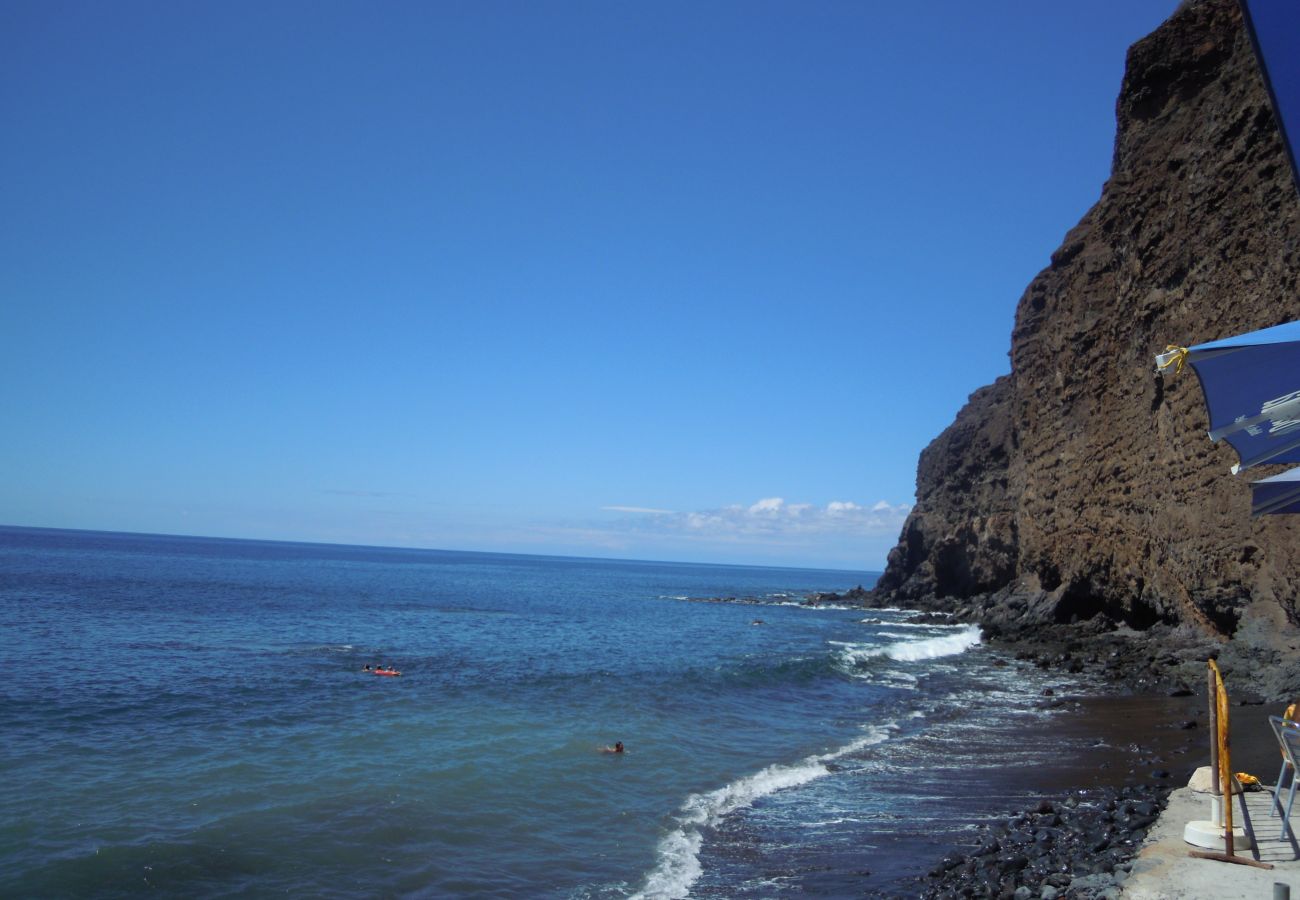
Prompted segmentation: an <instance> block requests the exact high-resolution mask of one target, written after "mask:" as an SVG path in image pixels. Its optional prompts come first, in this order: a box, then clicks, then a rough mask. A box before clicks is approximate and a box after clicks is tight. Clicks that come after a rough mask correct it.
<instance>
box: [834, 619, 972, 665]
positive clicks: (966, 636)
mask: <svg viewBox="0 0 1300 900" xmlns="http://www.w3.org/2000/svg"><path fill="white" fill-rule="evenodd" d="M980 638H981V635H980V629H979V626H978V625H966V626H963V627H962V629H961V630H960V631H957V632H954V633H953V634H944V635H940V636H939V637H932V638H926V639H925V640H921V641H908V640H903V641H895V642H894V643H892V644H886V645H885V646H883V647H881V646H878V645H863V644H850V645H848V646H846V647H845V648H844V649H843V650H841V651H839V654H838V655H839V657H840V660H841V661H842V662H844V663H845V664H847V665H850V666H856V665H859V664H861V663H864V662H866V661H867V660H869V659H878V658H880V657H885V658H887V659H892V660H894V661H895V662H917V661H919V660H924V659H938V658H940V657H942V656H956V655H957V654H959V653H965V652H966V651H967V650H969V649H970V648H971V647H974V646H975V645H976V644H978V643H979V642H980Z"/></svg>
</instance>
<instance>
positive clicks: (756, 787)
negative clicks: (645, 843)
mask: <svg viewBox="0 0 1300 900" xmlns="http://www.w3.org/2000/svg"><path fill="white" fill-rule="evenodd" d="M896 727H897V726H895V725H894V724H893V723H890V724H887V725H873V726H871V727H870V728H868V729H867V733H866V734H865V735H864V736H863V737H861V738H858V739H857V740H856V741H852V742H851V743H849V744H846V745H845V746H843V747H841V748H839V749H838V750H832V751H831V752H830V753H823V754H818V755H814V756H809V757H805V758H804V759H802V760H800V761H799V762H796V763H792V764H789V765H784V764H776V765H771V766H768V767H767V768H766V769H763V770H762V771H760V772H756V773H755V774H753V775H749V776H747V777H745V778H741V779H739V780H737V781H733V782H731V783H730V784H728V785H725V786H723V787H720V788H718V789H717V790H715V791H709V792H707V793H704V794H691V795H690V796H689V797H687V798H686V802H685V803H683V804H682V808H681V810H680V811H679V813H678V815H677V822H676V827H675V828H673V830H672V831H670V832H669V833H668V834H666V835H665V836H664V837H663V838H662V839H661V840H660V841H659V847H658V849H657V851H656V857H657V858H658V864H657V865H656V866H655V868H654V869H653V870H652V871H651V872H650V874H649V875H647V876H646V880H645V885H644V886H643V887H642V888H641V890H640V891H638V892H637V893H636V894H634V895H633V898H632V900H679V898H682V897H686V896H687V895H688V894H689V893H690V889H691V885H692V884H694V883H695V881H696V879H698V878H699V877H700V875H701V874H702V872H703V869H702V867H701V866H700V847H701V846H702V845H703V844H704V829H706V828H710V827H713V826H715V825H717V824H718V823H719V822H721V821H722V819H723V817H724V816H726V815H728V814H729V813H733V812H735V811H736V810H739V809H744V808H745V807H747V806H751V805H753V803H754V802H755V801H756V800H759V799H760V798H762V797H766V796H768V795H769V794H774V793H776V792H777V791H783V790H786V789H788V788H793V787H798V786H799V785H802V784H807V783H808V782H810V781H814V780H816V779H818V778H821V777H822V776H823V775H829V774H830V772H831V771H832V770H831V768H830V767H829V766H828V765H827V764H828V763H831V762H834V761H835V760H837V759H840V758H841V757H844V756H847V755H849V754H850V753H855V752H857V751H859V750H863V749H865V748H867V747H870V746H873V745H875V744H879V743H882V742H884V741H885V740H887V739H888V738H889V734H890V732H891V731H893V730H894V729H895V728H896Z"/></svg>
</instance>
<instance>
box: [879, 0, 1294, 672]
mask: <svg viewBox="0 0 1300 900" xmlns="http://www.w3.org/2000/svg"><path fill="white" fill-rule="evenodd" d="M1116 118H1117V127H1118V130H1117V136H1116V140H1115V153H1114V160H1113V167H1112V173H1111V177H1110V179H1109V181H1107V182H1106V184H1105V186H1104V188H1103V190H1102V195H1101V199H1100V200H1099V201H1098V203H1097V204H1096V205H1095V206H1094V207H1093V208H1092V209H1091V210H1090V211H1089V212H1088V213H1087V215H1085V216H1084V218H1083V220H1082V221H1081V222H1079V224H1078V225H1077V226H1075V227H1074V228H1073V229H1072V230H1071V231H1070V232H1069V233H1068V234H1067V235H1066V237H1065V240H1064V243H1063V244H1062V246H1061V247H1060V249H1058V250H1057V251H1056V252H1055V253H1054V254H1053V255H1052V259H1051V264H1050V265H1049V266H1048V267H1047V268H1046V269H1044V270H1043V271H1042V272H1041V273H1040V274H1039V275H1038V276H1037V277H1036V278H1035V279H1034V280H1033V281H1032V282H1031V283H1030V285H1029V287H1028V289H1027V290H1026V291H1025V293H1024V295H1023V296H1022V297H1021V299H1020V302H1019V305H1018V306H1017V309H1016V315H1015V325H1014V329H1013V331H1012V335H1011V374H1010V375H1009V376H1007V377H1005V378H1002V379H999V380H998V381H997V382H996V383H995V384H993V385H991V386H989V387H986V388H982V389H980V390H979V391H976V392H975V394H973V395H972V396H971V399H970V402H969V404H968V405H967V407H966V408H965V409H963V410H962V412H961V413H959V414H958V416H957V419H956V421H955V422H954V423H953V424H952V425H951V426H950V427H949V428H948V429H947V430H946V431H945V432H944V433H943V434H942V435H940V436H939V437H938V438H937V439H936V440H935V441H934V442H933V443H932V444H931V445H930V446H929V447H928V448H927V449H926V450H925V451H924V453H922V455H921V460H920V464H919V466H918V472H917V505H916V507H915V509H914V511H913V513H912V515H911V516H910V518H909V519H908V521H907V523H906V524H905V526H904V528H903V534H902V537H901V538H900V541H899V544H898V546H897V547H896V548H895V549H894V550H893V551H892V552H891V554H890V557H889V564H888V570H887V572H886V573H885V575H884V577H883V578H882V579H881V582H880V584H879V586H878V588H877V591H876V599H877V601H878V602H902V603H907V604H911V605H921V606H929V607H932V608H934V607H938V608H945V609H949V610H955V611H959V612H962V613H963V614H965V615H967V616H968V617H971V618H979V619H984V620H999V619H1000V620H1003V621H1006V620H1015V621H1017V622H1019V623H1021V624H1022V625H1023V624H1026V623H1028V624H1033V623H1071V622H1075V623H1078V622H1088V623H1092V626H1093V629H1094V630H1096V629H1097V628H1100V627H1111V626H1114V625H1119V626H1125V625H1127V626H1130V627H1132V628H1135V629H1139V630H1143V629H1148V628H1150V627H1151V626H1153V625H1156V624H1161V625H1162V626H1165V627H1168V626H1176V625H1191V626H1194V627H1195V628H1196V629H1197V630H1198V631H1199V632H1201V633H1203V634H1205V635H1211V636H1231V635H1236V636H1237V637H1238V638H1239V639H1241V640H1242V641H1247V642H1250V643H1252V644H1253V645H1257V646H1259V647H1264V648H1269V649H1272V650H1275V651H1277V652H1279V653H1282V654H1286V653H1287V652H1288V651H1290V650H1293V649H1294V647H1295V645H1296V644H1300V639H1298V638H1297V634H1298V632H1297V630H1296V629H1295V625H1296V623H1297V620H1298V619H1297V609H1298V607H1297V592H1298V591H1300V517H1284V516H1271V517H1265V518H1262V519H1258V520H1252V519H1251V518H1250V500H1249V483H1248V482H1249V478H1248V477H1233V476H1232V475H1230V474H1229V467H1230V466H1231V465H1232V463H1233V462H1235V457H1234V455H1233V453H1232V451H1231V450H1230V449H1229V448H1227V447H1226V446H1223V445H1214V444H1211V443H1210V441H1209V440H1208V438H1207V437H1206V417H1205V412H1204V407H1203V405H1202V399H1201V394H1200V389H1199V386H1198V384H1197V383H1196V378H1195V376H1194V375H1193V374H1192V373H1191V372H1190V371H1186V372H1184V373H1183V374H1182V375H1181V376H1178V377H1173V376H1157V375H1155V374H1154V372H1153V369H1154V366H1153V361H1152V360H1153V356H1154V355H1155V354H1156V353H1157V352H1159V351H1161V350H1163V349H1164V348H1165V345H1166V344H1167V343H1171V342H1172V343H1180V344H1195V343H1202V342H1204V341H1209V340H1213V339H1216V338H1220V337H1226V336H1228V335H1231V334H1236V333H1240V332H1243V331H1249V330H1253V329H1256V328H1263V327H1266V326H1269V325H1275V324H1277V323H1279V322H1284V321H1290V320H1292V319H1297V318H1300V300H1298V299H1297V297H1298V294H1300V284H1297V281H1298V276H1300V199H1298V198H1297V191H1296V188H1295V185H1294V184H1293V183H1292V180H1291V173H1290V170H1289V167H1288V165H1287V162H1286V159H1285V156H1284V151H1283V147H1282V142H1281V139H1280V137H1279V134H1278V132H1277V127H1276V124H1275V122H1274V119H1273V115H1272V112H1271V109H1270V106H1269V102H1268V96H1267V93H1266V91H1265V88H1264V85H1263V82H1262V79H1261V77H1260V75H1259V72H1258V68H1257V64H1256V62H1255V58H1254V54H1253V51H1252V49H1251V46H1250V42H1249V38H1248V36H1247V34H1246V32H1245V29H1244V28H1243V25H1242V21H1241V15H1240V11H1239V10H1238V7H1237V4H1236V3H1235V2H1233V0H1202V2H1194V3H1189V4H1184V5H1183V6H1182V7H1180V9H1179V10H1178V11H1177V12H1176V13H1175V14H1174V15H1173V16H1172V17H1171V18H1170V19H1169V21H1167V22H1166V23H1165V24H1164V25H1162V26H1161V27H1160V28H1159V29H1158V30H1157V31H1155V32H1154V33H1153V34H1151V35H1150V36H1148V37H1147V38H1145V39H1143V40H1142V41H1139V42H1138V43H1137V44H1135V45H1134V46H1133V47H1132V48H1131V49H1130V51H1129V55H1128V64H1127V72H1126V75H1125V78H1124V83H1123V86H1122V89H1121V92H1120V96H1119V101H1118V103H1117V107H1116ZM1297 374H1298V375H1300V373H1297ZM1272 471H1277V470H1275V469H1273V470H1267V471H1266V472H1264V473H1263V474H1271V472H1272ZM1250 474H1251V475H1252V476H1253V475H1254V474H1255V473H1254V472H1252V473H1250Z"/></svg>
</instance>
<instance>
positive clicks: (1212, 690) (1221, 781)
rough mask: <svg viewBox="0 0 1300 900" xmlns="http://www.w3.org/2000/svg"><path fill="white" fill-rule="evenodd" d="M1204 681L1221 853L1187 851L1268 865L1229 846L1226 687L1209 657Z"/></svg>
mask: <svg viewBox="0 0 1300 900" xmlns="http://www.w3.org/2000/svg"><path fill="white" fill-rule="evenodd" d="M1207 683H1208V686H1209V697H1210V724H1211V728H1212V731H1211V732H1210V772H1211V774H1212V777H1211V778H1210V784H1211V785H1212V786H1213V795H1214V796H1215V797H1218V798H1220V803H1221V805H1222V809H1223V823H1222V824H1223V848H1224V851H1225V852H1223V853H1212V852H1209V851H1205V850H1192V851H1190V852H1189V853H1188V854H1187V855H1188V856H1194V857H1196V858H1197V859H1217V860H1218V861H1219V862H1226V863H1236V864H1237V865H1239V866H1254V867H1255V868H1257V869H1271V868H1273V864H1272V863H1266V862H1260V861H1258V860H1254V859H1250V858H1248V857H1244V856H1237V855H1236V854H1235V853H1234V852H1233V846H1232V782H1231V781H1229V779H1230V778H1232V751H1231V745H1230V742H1229V740H1228V691H1227V689H1226V688H1225V687H1224V686H1223V676H1222V675H1220V674H1219V667H1218V666H1216V665H1215V664H1214V660H1210V665H1209V672H1208V678H1207Z"/></svg>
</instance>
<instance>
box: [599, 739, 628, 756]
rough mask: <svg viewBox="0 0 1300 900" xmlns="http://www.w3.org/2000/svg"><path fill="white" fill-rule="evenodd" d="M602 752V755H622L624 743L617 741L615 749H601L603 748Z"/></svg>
mask: <svg viewBox="0 0 1300 900" xmlns="http://www.w3.org/2000/svg"><path fill="white" fill-rule="evenodd" d="M600 752H601V753H622V752H623V742H622V741H615V742H614V746H613V747H601V748H600Z"/></svg>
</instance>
